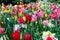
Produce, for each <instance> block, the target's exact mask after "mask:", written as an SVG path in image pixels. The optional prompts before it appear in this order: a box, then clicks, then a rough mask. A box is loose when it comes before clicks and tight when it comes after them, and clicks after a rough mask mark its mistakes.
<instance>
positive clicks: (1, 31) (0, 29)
mask: <svg viewBox="0 0 60 40" xmlns="http://www.w3.org/2000/svg"><path fill="white" fill-rule="evenodd" d="M3 32H4V28H2V27H0V35H1V34H3Z"/></svg>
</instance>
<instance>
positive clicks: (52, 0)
mask: <svg viewBox="0 0 60 40" xmlns="http://www.w3.org/2000/svg"><path fill="white" fill-rule="evenodd" d="M48 1H49V2H56V3H59V4H60V0H48Z"/></svg>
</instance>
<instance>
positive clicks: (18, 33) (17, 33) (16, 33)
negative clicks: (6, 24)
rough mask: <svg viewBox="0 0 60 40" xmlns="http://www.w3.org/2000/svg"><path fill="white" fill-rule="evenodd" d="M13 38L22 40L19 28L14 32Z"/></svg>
mask: <svg viewBox="0 0 60 40" xmlns="http://www.w3.org/2000/svg"><path fill="white" fill-rule="evenodd" d="M12 38H13V40H20V32H19V31H18V30H17V31H15V32H14V33H13V34H12Z"/></svg>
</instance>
